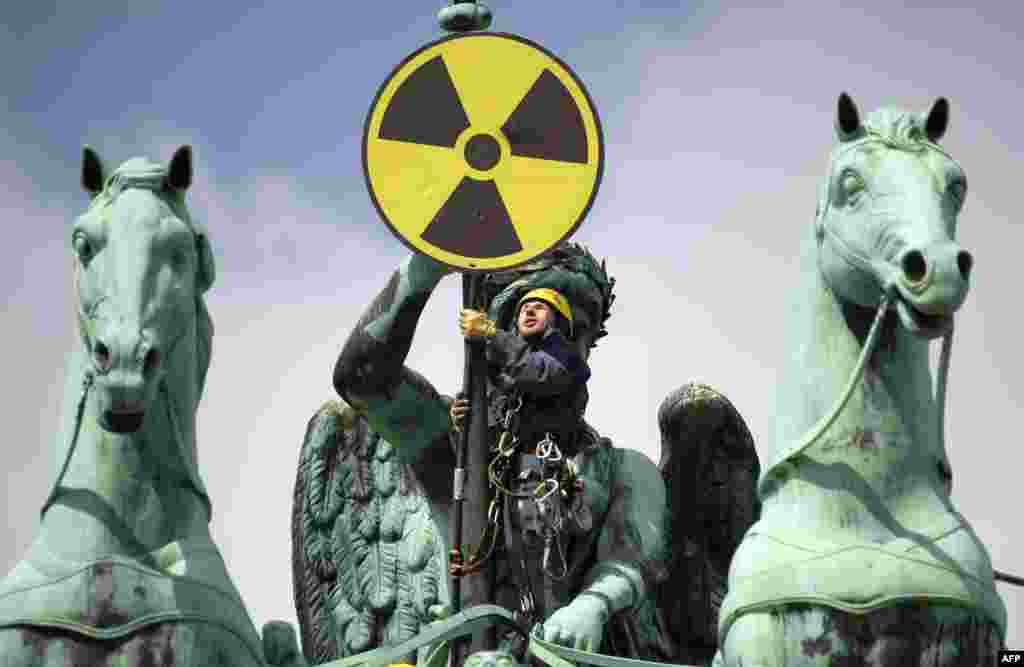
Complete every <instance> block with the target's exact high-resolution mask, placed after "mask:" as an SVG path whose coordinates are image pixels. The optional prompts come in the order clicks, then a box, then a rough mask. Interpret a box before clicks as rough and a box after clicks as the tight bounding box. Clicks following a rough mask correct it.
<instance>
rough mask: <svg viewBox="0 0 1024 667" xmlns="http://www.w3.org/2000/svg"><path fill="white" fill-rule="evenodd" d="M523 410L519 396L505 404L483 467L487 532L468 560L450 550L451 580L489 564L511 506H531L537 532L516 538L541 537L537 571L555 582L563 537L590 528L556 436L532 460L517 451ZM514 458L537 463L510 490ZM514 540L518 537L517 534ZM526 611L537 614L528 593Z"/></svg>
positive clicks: (574, 474)
mask: <svg viewBox="0 0 1024 667" xmlns="http://www.w3.org/2000/svg"><path fill="white" fill-rule="evenodd" d="M522 407H523V396H522V394H520V393H519V392H515V393H513V394H512V395H511V396H510V397H509V398H508V400H507V401H506V402H505V413H504V416H503V417H502V420H501V429H502V430H501V434H500V435H499V436H498V440H497V442H496V443H495V445H494V447H493V448H492V449H491V451H492V453H493V457H492V458H491V462H490V464H489V465H488V466H487V479H488V482H489V485H490V488H491V492H492V500H491V503H490V505H489V507H488V510H487V522H486V526H485V528H484V531H483V534H482V535H481V536H480V542H479V544H478V546H477V547H476V549H474V550H473V552H472V555H471V556H470V557H469V558H468V560H467V559H465V558H464V557H463V554H462V552H461V550H460V549H457V548H453V549H452V550H451V553H450V555H449V566H448V571H449V574H450V575H451V576H453V577H462V576H466V575H469V574H473V573H475V572H478V571H480V569H481V568H482V567H483V565H484V563H486V562H487V560H488V559H490V558H491V556H492V555H493V554H494V551H495V547H496V544H497V541H498V536H499V534H500V532H501V523H502V518H503V517H502V513H503V512H508V513H510V512H511V507H506V505H508V504H509V503H510V502H511V501H515V502H516V503H517V506H518V507H523V506H524V505H525V504H526V503H532V504H533V505H534V508H535V509H536V515H537V517H538V518H539V520H540V528H539V531H537V530H535V528H534V527H533V526H526V525H523V526H520V531H519V532H521V533H527V532H539V534H540V537H541V538H542V539H543V540H544V550H543V556H542V557H541V569H542V570H543V572H544V574H545V575H547V576H548V577H549V578H551V579H554V580H556V581H560V580H562V579H564V578H565V577H566V576H567V574H568V570H569V566H568V560H567V559H566V555H565V546H564V544H563V543H562V539H561V533H563V532H564V531H565V530H566V529H568V530H569V531H570V532H572V533H574V534H579V533H580V532H581V531H583V532H585V529H589V527H590V522H589V521H588V520H587V519H588V518H589V517H584V516H583V515H584V513H583V512H582V511H581V505H582V493H580V492H581V491H582V489H583V482H582V480H580V479H579V475H578V471H577V469H576V465H575V463H574V462H572V461H571V460H569V459H567V458H566V457H565V456H564V455H563V453H562V450H561V449H560V448H559V447H558V444H557V442H556V441H555V439H554V436H553V435H552V434H551V433H546V434H545V436H544V439H543V440H541V441H540V442H539V443H537V445H536V448H535V450H534V454H533V455H530V454H523V453H522V452H520V451H519V449H520V448H519V444H520V440H519V436H518V432H519V412H520V410H522ZM517 456H524V457H529V459H532V460H533V461H535V463H531V465H528V466H526V469H525V470H522V471H521V472H520V474H519V477H518V479H517V480H516V483H515V484H513V483H511V482H510V477H511V472H512V469H513V467H514V465H515V458H516V457H517ZM531 484H534V486H533V488H532V490H523V487H524V486H525V487H526V488H527V489H529V487H530V486H531ZM506 518H508V517H506ZM511 537H512V536H511V535H508V536H507V538H509V539H511ZM516 537H522V536H521V535H518V534H517V535H516ZM527 607H529V608H530V609H533V608H535V604H534V602H533V600H532V593H531V594H530V599H529V600H524V603H523V612H524V613H528V612H527Z"/></svg>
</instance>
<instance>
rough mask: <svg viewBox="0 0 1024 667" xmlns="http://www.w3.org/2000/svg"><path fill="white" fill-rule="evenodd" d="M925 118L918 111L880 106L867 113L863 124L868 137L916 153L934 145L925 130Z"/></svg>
mask: <svg viewBox="0 0 1024 667" xmlns="http://www.w3.org/2000/svg"><path fill="white" fill-rule="evenodd" d="M925 119H926V117H925V116H924V115H923V114H920V113H914V112H911V111H904V110H903V109H892V108H882V109H878V110H876V111H872V112H871V113H870V114H868V115H867V117H866V118H865V119H864V122H863V125H864V130H865V131H866V133H867V136H868V137H871V138H873V139H875V140H881V141H883V142H884V143H885V144H886V145H887V146H890V147H892V148H898V149H900V150H905V151H912V152H915V153H918V152H921V151H924V150H925V149H926V148H929V147H931V146H935V145H936V144H934V143H933V142H932V141H930V140H929V139H928V136H927V134H926V132H925Z"/></svg>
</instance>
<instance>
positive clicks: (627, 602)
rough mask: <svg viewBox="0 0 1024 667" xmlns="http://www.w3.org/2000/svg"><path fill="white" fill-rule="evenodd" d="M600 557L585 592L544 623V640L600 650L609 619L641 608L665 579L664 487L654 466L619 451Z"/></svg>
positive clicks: (599, 549) (588, 575)
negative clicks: (617, 614)
mask: <svg viewBox="0 0 1024 667" xmlns="http://www.w3.org/2000/svg"><path fill="white" fill-rule="evenodd" d="M618 456H619V461H618V463H619V465H618V466H617V468H618V470H617V471H616V473H615V475H614V477H613V481H612V497H611V504H610V506H609V510H608V514H607V515H606V518H605V522H604V526H603V529H602V532H601V536H600V537H599V538H598V544H597V559H596V562H595V564H594V566H593V567H592V568H591V570H590V572H589V573H587V578H586V582H585V584H584V586H583V589H582V590H581V591H580V592H579V593H578V594H577V595H576V597H575V598H574V599H573V601H572V602H570V603H569V604H568V605H566V606H564V607H562V608H560V609H557V610H555V612H554V613H553V614H552V615H551V616H550V617H549V618H548V619H547V620H545V621H544V626H543V633H544V635H543V636H544V639H546V640H548V641H552V642H556V643H559V644H562V645H564V646H573V647H576V648H583V649H585V650H589V651H596V650H598V648H599V647H600V646H601V642H602V638H603V637H604V634H605V632H606V627H605V626H606V625H607V623H608V620H609V618H610V617H611V616H612V615H613V614H615V613H617V612H620V611H624V610H629V609H637V608H638V607H639V606H640V605H641V603H642V602H643V601H644V599H645V598H646V597H647V595H649V594H653V592H654V590H655V588H656V586H657V585H658V584H659V583H660V582H661V581H662V580H663V579H664V578H665V567H664V564H663V558H664V538H665V535H664V529H663V526H664V525H665V523H664V518H665V512H666V503H665V485H664V482H662V480H661V474H660V473H659V472H658V469H657V467H655V465H654V463H653V462H651V461H650V460H649V459H647V457H646V456H644V455H643V454H641V453H639V452H634V451H631V450H619V453H618Z"/></svg>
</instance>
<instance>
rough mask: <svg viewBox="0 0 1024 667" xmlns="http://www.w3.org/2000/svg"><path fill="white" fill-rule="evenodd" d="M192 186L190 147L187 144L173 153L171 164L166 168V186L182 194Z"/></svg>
mask: <svg viewBox="0 0 1024 667" xmlns="http://www.w3.org/2000/svg"><path fill="white" fill-rule="evenodd" d="M190 185H192V147H191V146H189V145H188V144H186V145H184V146H182V147H181V148H179V149H178V150H176V151H174V157H172V158H171V164H170V166H168V167H167V186H168V187H169V188H171V189H172V190H178V191H179V192H184V191H185V190H188V188H189V186H190Z"/></svg>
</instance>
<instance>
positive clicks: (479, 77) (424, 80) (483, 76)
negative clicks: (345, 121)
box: [363, 33, 604, 271]
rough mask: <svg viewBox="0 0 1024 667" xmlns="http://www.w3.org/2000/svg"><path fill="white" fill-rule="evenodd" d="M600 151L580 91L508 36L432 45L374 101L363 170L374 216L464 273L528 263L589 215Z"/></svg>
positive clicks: (533, 48) (556, 67) (549, 57)
mask: <svg viewBox="0 0 1024 667" xmlns="http://www.w3.org/2000/svg"><path fill="white" fill-rule="evenodd" d="M603 166H604V144H603V140H602V136H601V124H600V121H599V120H598V117H597V110H596V109H595V108H594V104H593V101H592V100H591V99H590V96H589V95H588V94H587V91H586V89H585V88H584V87H583V83H582V82H581V81H580V80H579V78H578V77H577V76H576V75H575V74H574V73H573V72H572V70H570V69H569V67H568V66H567V65H566V64H565V63H563V62H562V61H561V60H559V59H558V58H557V57H556V56H554V55H553V54H551V53H550V52H549V51H547V50H546V49H544V48H543V47H542V46H540V45H538V44H535V43H533V42H531V41H529V40H527V39H524V38H522V37H519V36H516V35H510V34H505V33H468V34H461V35H455V36H451V37H446V38H444V39H441V40H438V41H436V42H433V43H431V44H428V45H427V46H425V47H423V48H422V49H420V50H419V51H416V52H415V53H413V54H412V55H411V56H409V57H408V58H406V59H405V60H404V61H403V62H402V63H401V64H400V65H399V66H398V67H397V68H395V70H394V72H392V73H391V76H390V77H388V79H387V81H385V82H384V84H383V85H382V86H381V88H380V90H379V91H378V92H377V97H376V99H375V100H374V102H373V105H372V106H371V107H370V113H369V115H368V116H367V119H366V127H365V129H364V133H363V170H364V173H365V175H366V185H367V188H368V189H369V191H370V198H371V199H372V200H373V203H374V205H375V206H376V208H377V211H378V212H379V213H380V215H381V217H382V218H383V219H384V222H386V223H387V225H388V227H390V228H391V231H393V232H394V233H395V235H396V236H398V238H399V239H401V240H402V242H403V243H405V244H406V245H408V246H409V247H410V248H412V249H413V250H415V251H418V252H422V253H425V254H427V255H430V256H431V257H433V258H434V259H436V260H438V261H440V262H443V263H445V264H448V265H449V266H452V267H455V268H457V269H459V270H462V271H494V270H500V269H506V268H511V267H513V266H517V265H519V264H523V263H525V262H528V261H530V260H531V259H533V258H535V257H537V256H538V255H540V254H541V253H543V252H544V251H546V250H548V249H549V248H551V247H553V246H555V245H556V244H557V243H558V242H559V241H562V240H563V239H565V238H567V237H568V236H569V235H570V234H572V233H573V231H575V229H576V227H578V226H579V224H580V222H582V220H583V218H584V217H585V216H586V215H587V212H588V211H589V210H590V206H591V204H592V203H593V201H594V197H595V195H596V194H597V188H598V185H599V184H600V182H601V173H602V170H603Z"/></svg>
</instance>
